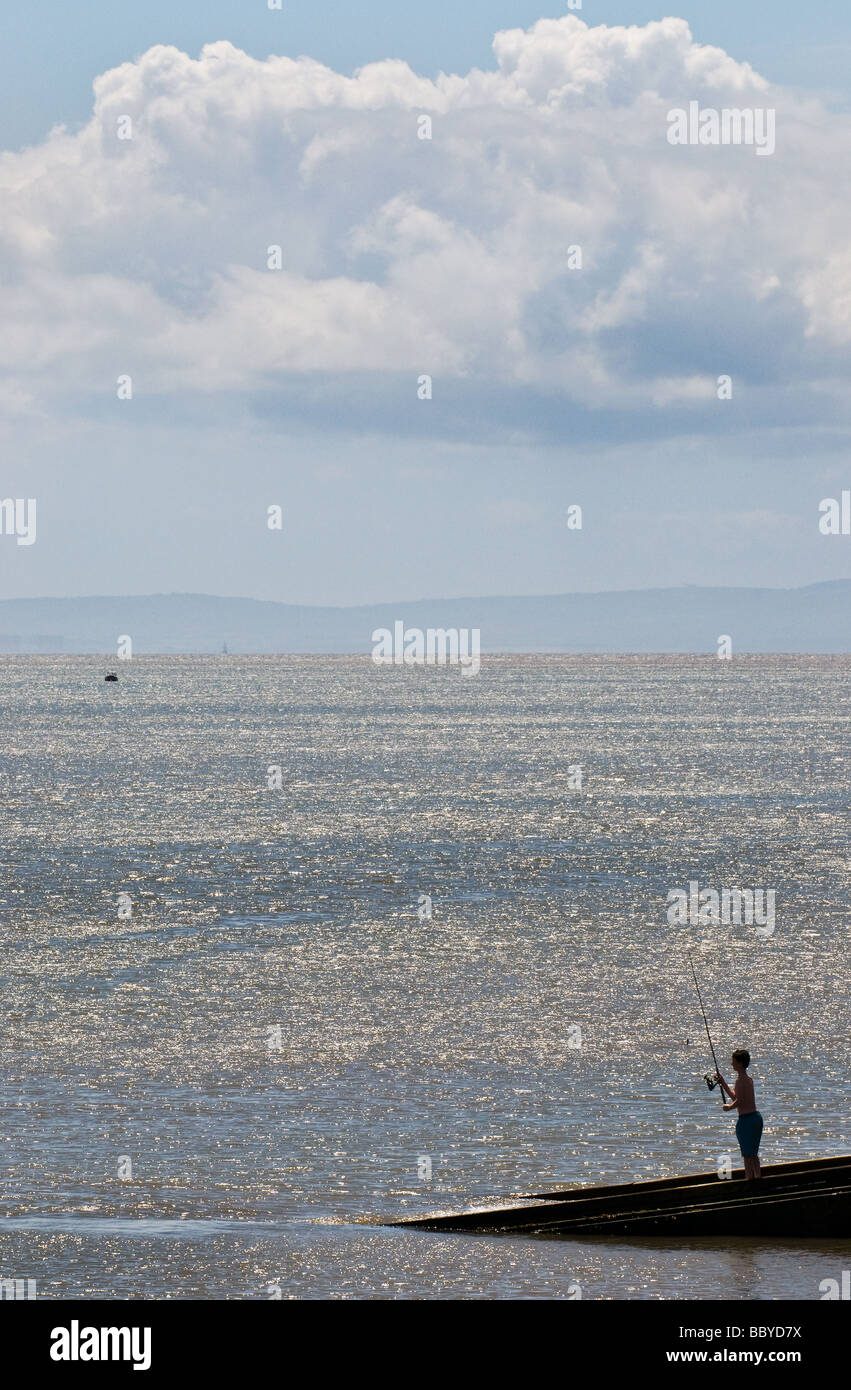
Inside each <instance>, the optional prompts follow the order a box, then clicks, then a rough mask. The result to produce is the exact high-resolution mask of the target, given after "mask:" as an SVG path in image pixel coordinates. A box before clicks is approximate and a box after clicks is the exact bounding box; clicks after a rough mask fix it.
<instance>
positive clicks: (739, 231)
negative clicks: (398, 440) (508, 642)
mask: <svg viewBox="0 0 851 1390" xmlns="http://www.w3.org/2000/svg"><path fill="white" fill-rule="evenodd" d="M494 53H495V57H496V62H497V67H496V70H495V71H492V72H482V71H478V70H473V71H472V72H470V73H468V74H466V75H446V74H441V75H440V76H439V77H438V78H437V79H436V80H434V81H431V80H428V79H426V78H423V77H420V76H418V75H417V74H415V73H414V72H413V71H412V70H411V69H410V68H409V67H408V65H407V64H405V63H403V62H399V61H395V60H388V61H386V62H381V63H373V64H370V65H368V66H367V67H364V68H362V69H360V70H359V71H358V72H357V73H355V74H354V76H351V77H348V76H344V75H342V74H339V73H336V72H333V71H332V70H331V69H329V68H326V67H324V66H323V65H322V64H320V63H317V62H315V61H313V60H311V59H309V58H298V59H292V58H288V57H270V58H268V59H267V60H265V61H258V60H256V59H254V58H251V57H249V56H248V55H246V54H245V53H242V52H241V51H240V50H239V49H237V48H235V47H234V46H233V45H231V44H230V43H226V42H219V43H213V44H209V45H207V46H206V47H205V48H203V49H202V51H201V53H200V56H199V57H198V58H197V59H193V58H191V57H189V56H187V55H186V54H184V53H181V52H179V51H178V50H177V49H174V48H170V47H163V46H159V47H155V48H152V49H150V50H149V51H148V52H147V53H144V54H143V55H141V57H139V58H138V59H137V60H136V61H134V62H131V63H124V64H122V65H121V66H120V67H118V68H116V69H114V70H112V71H111V72H108V73H105V74H104V75H103V76H101V77H99V78H98V79H97V80H96V82H95V84H94V94H95V103H94V111H93V115H92V119H91V121H90V122H89V124H88V125H87V126H86V127H85V128H84V129H83V130H81V131H80V132H79V133H78V134H70V133H69V132H68V131H66V130H65V129H61V128H60V129H56V130H54V131H52V132H51V134H50V135H49V136H48V137H47V138H46V139H45V140H44V142H43V143H41V144H40V145H37V146H35V147H32V148H30V149H27V150H24V151H21V152H19V153H15V154H5V155H3V156H2V158H0V195H1V196H2V198H3V202H4V208H5V217H4V225H3V230H2V233H0V270H2V275H0V310H2V314H3V320H4V325H5V327H4V335H3V339H2V343H0V364H2V366H3V368H4V371H5V373H6V384H5V386H4V394H5V396H6V397H7V398H8V400H9V401H11V402H14V403H15V405H16V408H17V409H18V410H26V409H28V408H32V409H33V410H36V411H39V410H51V409H57V408H60V407H61V409H63V410H68V409H71V410H77V411H79V412H81V413H85V412H86V411H87V410H91V409H93V408H94V407H93V402H101V403H102V402H103V401H105V400H107V399H110V398H112V399H114V397H115V389H116V378H117V377H118V376H119V375H120V374H122V373H130V374H131V375H132V377H133V380H134V390H135V394H136V398H137V399H138V398H139V397H145V396H147V397H151V396H154V397H157V398H163V397H174V396H180V397H181V398H182V399H184V400H185V399H187V398H190V399H191V398H195V397H197V398H198V399H199V402H200V403H203V400H204V399H205V398H210V397H211V396H212V395H217V396H220V395H222V394H223V393H228V392H236V393H241V394H242V395H244V396H245V397H246V398H247V399H250V400H251V401H252V403H253V404H254V405H255V406H256V408H257V409H258V410H259V411H260V413H261V414H262V415H263V416H264V417H265V418H266V419H273V418H274V416H275V412H276V409H277V408H278V406H279V405H280V408H281V410H282V411H286V412H287V413H288V414H293V413H294V414H298V412H299V395H300V392H299V390H298V389H297V388H295V389H294V387H293V378H295V379H296V381H297V380H298V378H300V377H301V378H303V379H304V381H305V386H306V388H307V385H308V383H309V389H305V391H304V392H303V393H302V394H303V395H304V397H305V401H307V398H308V397H309V405H308V404H306V405H305V409H306V410H308V411H309V413H310V414H311V416H312V415H313V414H315V412H316V411H317V409H325V412H326V414H327V415H329V416H330V417H333V419H334V421H335V423H337V424H345V423H346V421H349V422H350V423H352V424H356V425H357V426H358V427H363V423H364V420H363V415H364V410H365V409H367V407H366V406H365V405H364V403H363V402H364V401H367V402H368V414H369V416H370V420H371V428H373V429H374V430H376V431H377V432H380V431H381V430H382V429H383V428H386V429H388V430H391V431H392V430H396V429H398V428H399V419H400V416H399V410H398V408H397V404H398V401H399V400H400V398H401V395H402V394H404V393H408V395H409V396H410V399H411V401H412V402H413V409H414V412H415V413H416V411H417V410H418V411H419V415H420V421H419V422H418V426H417V427H418V428H424V429H425V430H426V431H427V430H429V429H432V428H433V429H435V430H436V431H437V432H441V431H442V432H444V433H446V434H448V435H450V436H458V437H463V436H465V435H466V433H467V432H468V431H469V428H470V427H471V426H470V425H469V423H468V426H467V427H466V428H465V424H464V406H463V401H464V399H465V398H466V399H467V400H469V401H471V402H474V403H475V406H474V410H473V412H472V415H471V417H470V418H471V420H472V421H474V422H475V428H479V422H480V421H481V420H482V419H484V420H485V421H491V422H496V424H495V426H494V427H495V428H497V429H498V430H501V431H504V432H505V434H506V436H507V437H510V436H512V435H514V436H516V435H517V432H518V431H519V432H521V433H522V436H523V437H524V438H526V439H528V438H533V437H534V435H535V432H536V430H537V429H539V428H540V430H541V432H542V433H543V434H546V433H547V432H548V431H549V432H550V433H551V432H552V421H553V420H555V421H557V422H558V427H559V428H561V427H562V426H563V424H564V422H565V421H566V420H567V421H570V420H572V419H575V420H577V421H584V424H583V425H582V429H583V433H584V434H585V435H586V436H587V435H593V433H594V431H595V429H596V430H598V431H599V433H600V434H601V436H602V435H605V434H611V435H613V436H614V437H618V438H621V437H624V435H628V434H629V433H630V432H631V431H632V430H635V432H636V433H638V434H642V433H643V434H646V433H647V431H648V429H649V428H655V427H657V426H658V427H660V428H664V427H663V426H659V418H660V415H661V414H662V413H664V412H665V411H668V410H672V411H673V413H674V414H675V415H676V417H677V421H678V423H677V424H676V425H675V426H674V427H675V428H681V427H683V423H684V422H686V423H687V426H688V428H689V429H692V430H698V431H699V430H708V431H712V430H714V429H716V428H721V429H727V428H729V422H724V423H720V422H721V416H720V414H719V412H723V411H725V410H727V411H729V410H730V409H734V410H737V411H739V412H740V414H739V415H738V416H736V417H735V418H736V419H737V420H738V421H739V422H740V427H744V425H745V424H749V425H751V426H754V425H759V424H760V423H761V422H764V421H766V420H769V419H770V420H771V421H772V423H773V424H774V425H781V424H783V423H784V422H785V423H788V424H794V425H802V424H807V423H810V422H812V423H813V424H816V423H819V422H823V421H827V422H829V423H832V424H833V425H835V424H836V423H837V422H838V421H842V422H844V421H845V419H846V415H845V410H846V407H845V405H844V387H843V385H842V383H843V376H844V372H845V369H846V368H847V355H848V346H849V342H850V341H851V258H849V253H848V251H847V245H848V243H849V225H848V221H849V212H848V209H849V206H851V199H849V191H851V190H849V187H848V184H849V178H851V175H849V168H851V161H849V146H851V125H850V124H849V118H848V117H845V116H841V115H839V116H838V115H835V114H830V113H828V112H827V111H825V110H824V109H822V107H821V106H820V105H819V104H818V103H817V102H816V101H815V100H806V99H804V98H802V97H801V95H800V94H799V93H794V94H793V93H790V92H785V91H783V90H781V89H778V88H773V87H770V86H769V84H768V83H767V82H766V81H765V80H764V79H763V78H762V77H760V76H759V75H758V74H757V73H755V72H754V71H753V70H752V68H751V67H750V66H749V65H748V64H747V63H740V62H736V61H734V60H733V59H732V58H730V57H729V56H728V55H727V54H725V53H724V52H723V51H722V50H720V49H718V48H713V47H708V46H705V45H700V44H697V43H695V42H694V40H693V39H692V36H691V34H690V32H689V29H688V26H687V24H686V23H685V21H683V20H681V19H665V20H662V21H660V22H658V23H653V24H648V25H646V26H644V27H641V28H639V27H630V28H623V27H606V26H603V25H601V26H597V27H589V26H588V25H586V24H584V23H583V22H582V21H581V20H579V19H578V18H576V17H575V16H572V15H571V16H568V17H565V18H562V19H557V20H541V21H539V22H538V23H537V24H535V25H534V26H533V27H532V28H531V29H529V30H526V31H524V30H520V29H516V30H510V31H504V32H502V33H499V34H497V35H496V38H495V40H494ZM692 100H695V101H698V102H700V103H701V104H702V105H704V106H706V105H711V106H713V107H715V108H719V107H722V106H724V105H732V106H738V107H742V106H747V105H751V106H772V107H775V108H776V110H777V152H776V153H775V154H774V155H773V156H771V157H770V158H761V159H760V158H755V152H754V150H753V148H746V147H722V148H707V147H690V146H687V147H672V146H671V145H669V144H668V142H667V138H666V136H667V112H668V111H669V109H671V108H672V107H674V106H676V107H685V106H687V104H688V102H689V101H692ZM423 115H427V116H429V117H430V118H431V121H432V126H433V129H432V138H431V139H430V140H428V139H420V138H418V123H419V118H420V117H421V116H423ZM127 118H129V120H130V122H131V123H132V138H131V139H120V138H119V127H120V124H121V123H122V122H123V123H124V126H125V127H126V124H127ZM577 245H578V246H581V248H582V259H583V264H582V268H581V269H578V268H577V269H572V268H570V266H569V263H568V248H569V247H571V246H577ZM274 246H280V247H281V262H282V268H281V269H280V270H277V269H269V268H268V267H267V257H268V248H269V247H274ZM421 373H428V374H429V375H431V376H432V377H433V379H434V396H433V400H432V401H431V402H429V403H427V404H426V403H418V402H417V400H416V380H417V377H418V376H419V375H420V374H421ZM722 373H729V374H731V375H732V376H733V378H734V402H735V404H734V403H733V402H730V403H726V404H722V403H719V402H718V401H717V399H716V397H715V390H714V384H715V381H716V379H717V377H718V376H719V375H720V374H722ZM365 383H366V384H365ZM357 395H359V396H360V398H361V404H360V405H358V403H357V402H356V401H355V400H354V399H353V398H354V397H355V396H357ZM441 397H442V398H443V399H444V400H445V401H447V402H449V401H451V402H452V405H451V408H447V409H445V410H441V406H440V402H441ZM323 403H324V405H323ZM425 412H431V413H430V414H425ZM642 420H645V421H646V422H648V423H645V424H643V425H642V424H641V423H640V422H641V421H642ZM548 421H549V422H550V423H549V424H548ZM618 421H619V423H618ZM650 421H653V425H652V426H651V425H650V424H649V422H650ZM423 422H425V423H423Z"/></svg>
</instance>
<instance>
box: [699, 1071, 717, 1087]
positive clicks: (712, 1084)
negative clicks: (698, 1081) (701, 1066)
mask: <svg viewBox="0 0 851 1390" xmlns="http://www.w3.org/2000/svg"><path fill="white" fill-rule="evenodd" d="M703 1079H704V1081H705V1082H706V1084H707V1086H708V1087H709V1089H710V1091H714V1090H715V1087H716V1086H718V1085H720V1082H718V1081H716V1080H715V1077H714V1076H710V1074H709V1072H708V1071H707V1072H704V1073H703Z"/></svg>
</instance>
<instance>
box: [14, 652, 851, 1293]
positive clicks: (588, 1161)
mask: <svg viewBox="0 0 851 1390" xmlns="http://www.w3.org/2000/svg"><path fill="white" fill-rule="evenodd" d="M116 666H117V669H118V675H119V680H118V681H117V682H115V683H107V682H105V681H104V674H105V671H106V669H107V668H106V667H105V666H104V664H103V658H98V657H92V656H39V657H25V656H5V657H2V658H0V797H1V798H2V800H0V805H2V851H1V854H2V857H0V930H2V946H3V949H2V956H0V972H1V974H0V978H2V1017H3V1031H2V1053H0V1063H1V1065H0V1121H2V1122H0V1278H2V1279H15V1278H18V1279H23V1280H34V1281H35V1284H34V1286H33V1288H34V1290H35V1296H36V1297H37V1298H39V1299H102V1298H108V1299H190V1300H230V1299H245V1300H277V1299H288V1300H289V1299H309V1300H319V1299H335V1300H336V1299H418V1300H422V1299H438V1300H441V1299H445V1300H455V1299H479V1300H493V1299H498V1300H502V1299H523V1300H526V1299H561V1298H564V1299H576V1298H582V1299H603V1300H629V1299H636V1300H657V1299H683V1300H691V1299H694V1300H727V1299H737V1300H775V1299H793V1300H818V1299H820V1298H822V1297H823V1296H824V1294H823V1293H822V1292H821V1286H822V1284H823V1283H824V1281H825V1280H830V1279H837V1280H839V1279H841V1274H842V1271H843V1270H847V1269H848V1268H849V1261H851V1240H849V1239H844V1240H842V1239H833V1240H824V1239H823V1240H821V1241H800V1240H787V1239H784V1238H782V1237H777V1238H774V1239H760V1240H753V1239H746V1238H744V1237H739V1238H733V1239H727V1238H717V1237H712V1236H708V1237H706V1238H703V1239H691V1240H672V1239H667V1240H664V1239H655V1240H651V1239H630V1240H626V1239H603V1238H598V1239H586V1240H584V1241H576V1240H568V1239H552V1238H542V1237H530V1236H490V1235H464V1234H437V1233H429V1232H423V1231H418V1230H411V1229H405V1228H404V1227H402V1228H394V1227H390V1226H383V1225H381V1224H378V1223H380V1222H381V1221H393V1220H394V1219H396V1218H401V1217H403V1216H413V1215H417V1214H424V1213H427V1212H432V1211H453V1210H458V1209H464V1208H467V1207H470V1206H475V1205H477V1204H486V1203H489V1202H494V1201H497V1200H499V1199H500V1198H501V1197H504V1196H511V1195H515V1194H520V1193H530V1192H540V1191H542V1190H546V1189H548V1188H553V1189H558V1188H563V1187H567V1186H574V1185H576V1186H580V1185H586V1184H594V1183H615V1182H631V1181H634V1180H644V1179H651V1178H657V1177H666V1176H673V1175H675V1174H681V1173H686V1174H687V1173H699V1172H707V1173H710V1174H712V1173H715V1172H717V1173H718V1174H719V1175H721V1174H722V1173H724V1172H727V1171H729V1170H730V1167H731V1165H732V1166H734V1167H738V1166H739V1165H740V1160H739V1158H738V1153H737V1147H736V1143H735V1136H734V1127H733V1119H732V1118H731V1117H730V1116H729V1115H725V1114H724V1113H723V1112H722V1111H721V1103H720V1099H719V1093H718V1092H717V1091H715V1092H712V1093H710V1092H709V1090H708V1088H707V1086H706V1084H705V1082H704V1080H703V1075H704V1073H705V1072H706V1071H707V1070H711V1057H710V1054H709V1047H708V1043H707V1040H706V1034H705V1032H704V1026H703V1020H702V1018H701V1015H700V1011H699V1008H698V1003H697V998H696V994H695V989H694V983H693V980H692V977H691V972H690V968H689V953H691V958H692V959H693V961H694V964H695V968H696V972H697V976H698V980H699V983H700V988H701V992H702V995H703V1001H704V1005H705V1007H706V1012H707V1015H708V1019H709V1025H710V1029H711V1032H712V1037H713V1041H714V1043H715V1047H716V1051H717V1053H718V1056H719V1061H720V1062H721V1063H722V1069H723V1070H725V1071H726V1073H727V1075H728V1076H731V1071H730V1067H729V1056H730V1052H731V1050H732V1049H733V1048H735V1047H743V1046H744V1047H747V1048H749V1050H750V1052H751V1054H752V1058H753V1063H752V1073H753V1076H754V1079H755V1085H756V1095H757V1104H758V1105H759V1107H760V1109H761V1111H762V1113H763V1115H764V1118H765V1135H764V1138H763V1148H762V1158H763V1162H766V1163H776V1162H782V1161H785V1160H792V1159H803V1158H810V1157H813V1158H815V1157H826V1156H829V1155H834V1154H844V1153H848V1152H849V1149H851V1142H850V1141H849V1077H851V1041H849V1022H848V1020H849V1009H848V993H849V991H848V977H849V942H850V941H851V932H849V926H851V910H850V909H851V845H849V809H850V808H849V794H851V776H849V774H850V773H851V736H850V735H851V682H849V676H851V659H849V658H847V657H804V656H771V657H765V656H760V657H746V656H735V657H733V659H732V660H720V659H718V658H717V657H714V656H713V657H690V656H658V657H650V656H641V657H628V656H564V655H552V656H550V655H537V656H520V655H514V656H484V657H483V658H482V667H481V670H480V671H479V672H478V674H477V675H475V676H473V677H470V676H467V675H465V674H464V672H463V669H462V668H460V667H457V666H456V667H447V668H438V667H401V668H400V667H390V666H377V665H375V664H374V663H373V662H372V661H371V660H370V659H369V657H368V656H365V657H328V656H317V657H286V656H281V657H260V656H250V657H249V656H238V655H224V654H223V655H217V656H136V657H134V658H133V659H132V660H127V661H119V662H117V663H116ZM691 884H697V885H698V889H697V890H695V891H698V892H700V891H703V890H705V889H715V890H716V891H718V892H719V894H720V892H721V890H722V889H724V888H727V889H750V890H753V891H755V892H757V891H762V892H763V893H768V892H771V893H772V894H773V895H774V896H773V903H774V910H773V920H772V921H771V923H770V930H769V929H768V927H767V926H766V925H765V924H763V925H760V924H758V923H756V922H750V923H749V922H747V921H742V922H735V921H734V922H727V923H725V922H724V921H715V920H709V921H708V922H707V921H706V920H689V921H686V922H683V921H680V920H676V921H672V920H671V908H670V903H671V901H672V896H671V895H672V894H673V895H676V893H677V890H683V892H684V893H685V892H688V891H690V889H689V885H691Z"/></svg>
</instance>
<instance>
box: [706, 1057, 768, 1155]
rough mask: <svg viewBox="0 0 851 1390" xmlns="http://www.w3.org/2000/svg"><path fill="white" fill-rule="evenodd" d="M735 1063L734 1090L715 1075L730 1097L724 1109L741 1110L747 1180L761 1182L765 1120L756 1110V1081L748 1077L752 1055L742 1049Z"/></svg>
mask: <svg viewBox="0 0 851 1390" xmlns="http://www.w3.org/2000/svg"><path fill="white" fill-rule="evenodd" d="M732 1062H733V1069H734V1071H735V1073H736V1085H735V1088H734V1089H733V1090H732V1091H731V1090H730V1087H729V1086H728V1085H727V1083H726V1081H725V1080H724V1078H723V1076H722V1075H721V1073H720V1072H716V1073H715V1080H716V1081H717V1082H718V1084H719V1085H720V1086H721V1087H722V1088H723V1090H725V1091H726V1093H727V1095H728V1096H729V1097H730V1104H729V1105H725V1106H724V1109H725V1110H738V1112H739V1118H738V1120H737V1121H736V1138H737V1139H738V1141H739V1148H740V1149H741V1151H742V1158H743V1159H744V1160H745V1177H746V1178H749V1179H750V1178H759V1177H762V1170H761V1169H760V1166H759V1141H760V1139H761V1138H762V1116H761V1115H760V1113H759V1111H758V1110H757V1108H756V1100H755V1099H754V1090H753V1077H751V1076H748V1067H749V1066H750V1064H751V1054H750V1053H749V1052H748V1051H747V1050H746V1049H745V1048H743V1047H742V1048H739V1049H738V1051H736V1052H734V1053H733V1056H732Z"/></svg>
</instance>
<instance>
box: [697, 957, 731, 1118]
mask: <svg viewBox="0 0 851 1390" xmlns="http://www.w3.org/2000/svg"><path fill="white" fill-rule="evenodd" d="M688 963H689V965H690V966H691V973H692V978H693V979H694V987H695V989H696V990H697V1002H698V1003H699V1005H700V1012H701V1013H702V1014H703V1026H704V1028H705V1029H706V1036H707V1038H708V1039H709V1051H710V1052H711V1053H712V1060H713V1062H714V1063H715V1072H716V1073H717V1075H718V1076H720V1075H721V1068H720V1067H719V1065H718V1058H717V1057H716V1056H715V1048H714V1047H713V1046H712V1034H711V1033H710V1031H709V1023H708V1021H707V1018H706V1010H705V1009H704V1007H703V1000H702V998H701V996H700V985H699V984H698V983H697V971H696V970H695V968H694V961H693V960H692V958H691V951H689V952H688ZM703 1079H704V1081H705V1082H706V1084H707V1086H708V1087H709V1089H710V1091H714V1090H715V1087H716V1086H717V1085H718V1082H717V1081H716V1080H715V1078H714V1076H709V1075H705V1076H704V1078H703ZM723 1103H724V1091H723V1088H722V1089H721V1104H722V1105H723Z"/></svg>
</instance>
